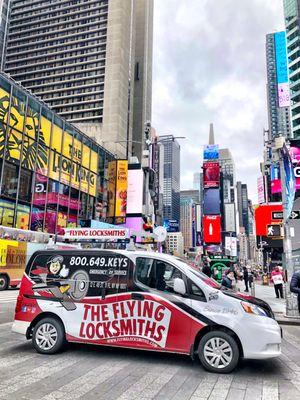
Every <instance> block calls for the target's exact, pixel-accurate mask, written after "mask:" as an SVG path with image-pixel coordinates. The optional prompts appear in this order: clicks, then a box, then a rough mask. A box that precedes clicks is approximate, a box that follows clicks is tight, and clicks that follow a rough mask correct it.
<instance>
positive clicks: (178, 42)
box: [152, 0, 284, 202]
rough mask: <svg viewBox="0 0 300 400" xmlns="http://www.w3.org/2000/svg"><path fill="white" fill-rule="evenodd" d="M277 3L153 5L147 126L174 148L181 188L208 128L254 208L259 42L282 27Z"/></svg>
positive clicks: (262, 106) (218, 0)
mask: <svg viewBox="0 0 300 400" xmlns="http://www.w3.org/2000/svg"><path fill="white" fill-rule="evenodd" d="M282 3H283V1H282V0H155V13H154V54H153V60H154V65H153V114H152V124H153V126H154V127H155V128H156V129H157V131H158V133H159V134H166V133H168V134H169V133H171V134H173V135H175V136H186V137H187V139H186V140H182V141H181V188H182V189H189V188H192V186H193V173H194V172H196V171H200V167H201V163H202V151H203V145H204V144H205V143H207V141H208V131H209V124H210V122H213V124H214V131H215V138H216V142H217V143H219V144H220V146H221V147H228V148H230V150H231V152H232V155H233V157H234V160H235V163H236V171H237V179H238V180H242V181H243V182H244V183H247V184H248V191H249V197H250V198H251V199H253V200H254V201H255V202H256V201H257V193H256V180H257V177H258V175H259V162H260V161H261V159H262V147H263V140H262V131H263V128H264V127H267V107H266V86H265V85H266V71H265V69H266V67H265V35H266V34H267V33H270V32H274V31H276V30H282V29H283V27H284V21H283V9H282Z"/></svg>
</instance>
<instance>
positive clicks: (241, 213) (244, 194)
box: [236, 182, 250, 235]
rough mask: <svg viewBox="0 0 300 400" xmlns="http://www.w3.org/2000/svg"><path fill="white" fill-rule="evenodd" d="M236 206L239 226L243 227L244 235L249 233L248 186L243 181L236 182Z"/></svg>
mask: <svg viewBox="0 0 300 400" xmlns="http://www.w3.org/2000/svg"><path fill="white" fill-rule="evenodd" d="M236 188H237V206H238V220H239V228H244V230H245V233H246V235H249V233H250V232H249V200H248V188H247V185H246V184H245V183H242V182H237V183H236Z"/></svg>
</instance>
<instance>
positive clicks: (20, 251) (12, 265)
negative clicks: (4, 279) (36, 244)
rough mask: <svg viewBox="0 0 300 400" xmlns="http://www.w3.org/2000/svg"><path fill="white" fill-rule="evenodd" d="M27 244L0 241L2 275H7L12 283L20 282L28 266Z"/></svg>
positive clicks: (0, 271)
mask: <svg viewBox="0 0 300 400" xmlns="http://www.w3.org/2000/svg"><path fill="white" fill-rule="evenodd" d="M26 251H27V243H26V242H17V241H16V240H5V239H0V257H1V258H0V273H3V272H5V273H7V274H8V276H9V279H10V281H11V282H12V281H13V280H16V279H17V280H20V279H21V277H22V274H23V271H24V269H25V265H26Z"/></svg>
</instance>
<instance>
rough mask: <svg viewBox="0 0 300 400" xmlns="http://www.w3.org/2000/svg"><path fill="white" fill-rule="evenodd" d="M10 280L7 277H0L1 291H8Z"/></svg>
mask: <svg viewBox="0 0 300 400" xmlns="http://www.w3.org/2000/svg"><path fill="white" fill-rule="evenodd" d="M8 285H9V280H8V277H7V275H0V290H6V289H8Z"/></svg>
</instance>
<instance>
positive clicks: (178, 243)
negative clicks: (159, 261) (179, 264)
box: [166, 232, 184, 256]
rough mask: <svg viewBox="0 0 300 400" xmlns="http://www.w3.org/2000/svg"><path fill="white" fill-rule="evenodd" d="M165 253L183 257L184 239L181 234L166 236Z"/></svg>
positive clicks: (174, 233)
mask: <svg viewBox="0 0 300 400" xmlns="http://www.w3.org/2000/svg"><path fill="white" fill-rule="evenodd" d="M166 244H167V251H168V252H169V253H170V254H174V255H175V256H183V250H184V239H183V235H182V232H172V233H168V236H167V243H166Z"/></svg>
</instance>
